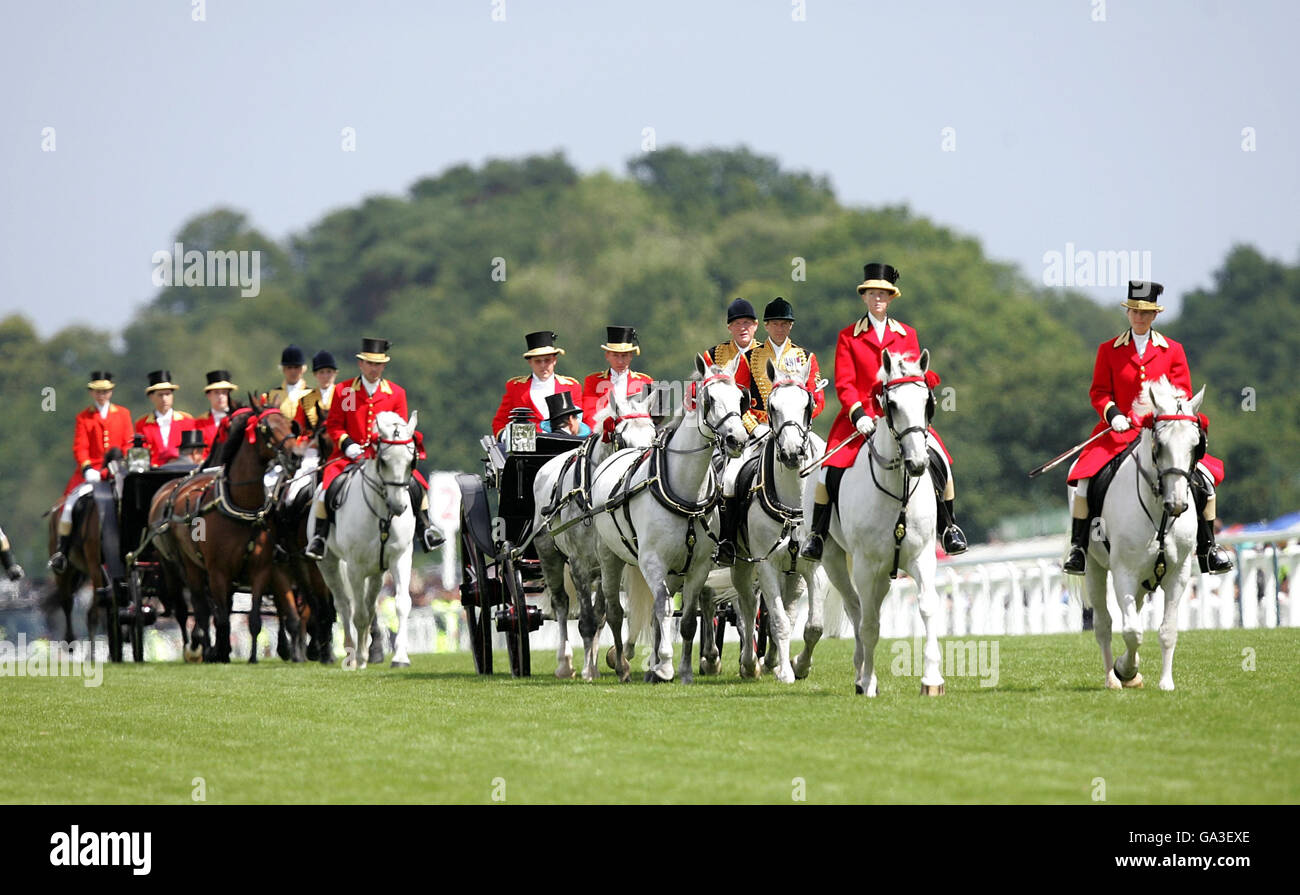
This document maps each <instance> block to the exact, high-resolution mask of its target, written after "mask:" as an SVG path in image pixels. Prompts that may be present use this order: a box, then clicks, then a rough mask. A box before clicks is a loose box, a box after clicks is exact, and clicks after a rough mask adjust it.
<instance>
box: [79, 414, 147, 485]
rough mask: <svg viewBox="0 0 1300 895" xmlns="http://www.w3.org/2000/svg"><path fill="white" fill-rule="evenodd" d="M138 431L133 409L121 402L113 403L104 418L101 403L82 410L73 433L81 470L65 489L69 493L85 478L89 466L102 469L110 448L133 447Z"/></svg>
mask: <svg viewBox="0 0 1300 895" xmlns="http://www.w3.org/2000/svg"><path fill="white" fill-rule="evenodd" d="M134 434H135V430H134V429H132V428H131V411H129V410H127V409H126V408H125V407H123V406H121V405H120V404H109V405H108V416H107V418H103V419H101V418H100V416H99V409H98V408H97V407H87V408H86V409H85V410H83V411H81V413H78V414H77V420H76V428H75V430H74V433H73V436H72V456H73V457H74V458H75V459H76V461H77V471H76V472H74V473H73V474H72V478H70V479H68V486H67V487H66V488H64V489H63V493H64V494H67V493H68V492H70V491H71V490H72V489H73V488H75V487H77V486H78V485H80V484H81V483H82V482H84V481H85V478H84V476H83V473H84V472H85V471H86V468H87V467H89V466H93V467H95V468H96V469H99V468H100V467H101V466H103V465H104V455H105V454H106V453H108V451H109V449H110V448H117V449H118V450H120V451H121V452H122V453H123V454H125V453H126V452H127V451H128V450H130V448H131V439H132V436H133V435H134Z"/></svg>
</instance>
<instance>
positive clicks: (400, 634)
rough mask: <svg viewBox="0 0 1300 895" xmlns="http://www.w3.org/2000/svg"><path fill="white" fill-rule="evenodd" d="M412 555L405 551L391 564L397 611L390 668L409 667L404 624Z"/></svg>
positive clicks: (409, 600)
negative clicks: (395, 633)
mask: <svg viewBox="0 0 1300 895" xmlns="http://www.w3.org/2000/svg"><path fill="white" fill-rule="evenodd" d="M412 553H413V551H411V550H407V551H406V552H405V553H404V554H402V555H401V556H400V557H398V559H397V562H396V563H394V564H393V601H394V605H395V607H396V609H397V636H396V638H394V640H393V661H392V662H390V663H389V667H391V668H409V667H410V666H411V657H410V656H408V655H407V654H406V622H407V619H409V618H410V617H411V558H412ZM380 661H381V662H382V661H383V660H382V659H380Z"/></svg>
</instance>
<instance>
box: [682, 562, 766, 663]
mask: <svg viewBox="0 0 1300 895" xmlns="http://www.w3.org/2000/svg"><path fill="white" fill-rule="evenodd" d="M712 568H713V564H712V563H707V562H705V563H697V564H696V566H695V568H693V569H691V571H690V573H689V575H688V577H687V579H686V581H685V582H684V583H683V585H682V592H683V600H682V602H685V592H686V591H688V590H689V591H692V592H694V593H695V594H696V597H695V605H697V606H699V607H700V627H701V629H702V631H701V633H702V636H701V637H700V673H701V674H709V675H716V674H718V673H720V672H721V671H722V651H721V650H720V649H719V648H718V636H717V630H716V629H715V627H714V626H715V625H716V624H717V623H718V622H717V618H718V600H717V594H716V593H714V590H713V588H711V587H709V586H708V580H709V572H710V571H711V570H712ZM755 676H757V671H756V672H755Z"/></svg>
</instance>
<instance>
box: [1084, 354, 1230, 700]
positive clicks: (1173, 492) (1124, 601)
mask: <svg viewBox="0 0 1300 895" xmlns="http://www.w3.org/2000/svg"><path fill="white" fill-rule="evenodd" d="M1204 397H1205V388H1204V387H1202V388H1201V390H1200V391H1199V392H1197V393H1196V396H1195V397H1193V398H1188V397H1187V395H1185V394H1184V393H1183V392H1182V390H1181V389H1179V388H1177V387H1176V386H1174V385H1172V384H1171V383H1170V382H1169V380H1168V378H1167V377H1164V376H1162V377H1160V378H1159V379H1157V380H1156V381H1155V382H1148V383H1147V384H1146V385H1144V386H1143V387H1142V392H1141V394H1140V395H1139V397H1138V400H1137V402H1136V403H1135V404H1134V405H1133V411H1132V416H1133V418H1136V419H1138V420H1140V422H1141V427H1142V434H1141V436H1140V437H1139V438H1138V440H1137V442H1136V443H1135V444H1136V447H1135V448H1134V449H1133V450H1132V453H1130V454H1129V456H1128V457H1126V458H1125V459H1124V460H1122V461H1121V463H1120V466H1119V468H1118V469H1117V470H1116V472H1115V478H1114V479H1113V480H1112V482H1111V485H1110V488H1108V489H1107V491H1106V497H1105V500H1104V501H1103V503H1102V512H1101V517H1100V522H1099V523H1098V524H1097V525H1096V526H1095V527H1094V529H1093V532H1092V537H1090V538H1089V539H1088V563H1087V566H1086V567H1085V571H1084V592H1083V593H1084V604H1085V605H1091V606H1092V609H1093V622H1092V623H1093V630H1094V633H1095V634H1096V637H1097V644H1098V645H1099V646H1100V647H1101V661H1102V665H1103V666H1104V668H1103V671H1104V673H1105V675H1106V677H1105V682H1106V686H1107V687H1108V688H1110V689H1113V690H1118V689H1121V688H1123V687H1141V686H1142V674H1141V673H1140V672H1139V671H1138V647H1140V646H1141V645H1142V627H1143V625H1142V617H1141V615H1140V613H1141V611H1142V604H1143V602H1145V600H1146V598H1147V597H1148V596H1150V595H1151V594H1152V593H1154V591H1155V590H1156V588H1163V589H1164V596H1165V607H1164V618H1163V619H1162V620H1161V622H1160V653H1161V670H1160V689H1161V690H1172V689H1174V647H1175V646H1176V645H1177V643H1178V603H1179V600H1181V599H1182V596H1183V591H1185V590H1186V589H1187V582H1188V579H1189V578H1190V577H1191V563H1192V557H1193V556H1194V555H1195V552H1196V550H1195V548H1196V518H1195V517H1196V512H1195V509H1193V511H1192V512H1191V513H1188V512H1187V509H1188V506H1189V505H1190V504H1191V493H1190V492H1191V488H1190V483H1191V477H1192V476H1193V475H1195V474H1196V463H1197V460H1198V459H1199V453H1198V451H1199V447H1198V446H1199V445H1201V444H1203V442H1202V440H1201V439H1202V437H1203V432H1202V429H1201V421H1200V417H1199V415H1198V414H1199V411H1200V408H1201V401H1202V399H1203V398H1204ZM1108 570H1109V572H1110V576H1111V579H1112V581H1113V582H1114V585H1115V599H1116V601H1117V602H1118V603H1119V610H1120V623H1121V630H1122V631H1123V635H1124V644H1125V647H1126V649H1125V652H1124V654H1123V655H1122V656H1120V657H1119V658H1118V659H1114V658H1113V654H1112V652H1111V617H1110V611H1109V609H1108V607H1107V605H1106V573H1107V571H1108Z"/></svg>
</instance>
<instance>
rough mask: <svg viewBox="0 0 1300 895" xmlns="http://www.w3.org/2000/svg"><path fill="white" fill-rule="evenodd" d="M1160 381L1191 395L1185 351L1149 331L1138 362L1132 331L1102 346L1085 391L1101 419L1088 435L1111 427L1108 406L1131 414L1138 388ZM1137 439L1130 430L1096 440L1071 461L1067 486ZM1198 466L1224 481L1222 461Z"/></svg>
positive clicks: (1134, 430) (1208, 460) (1212, 459)
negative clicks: (1145, 345)
mask: <svg viewBox="0 0 1300 895" xmlns="http://www.w3.org/2000/svg"><path fill="white" fill-rule="evenodd" d="M1161 376H1167V377H1168V378H1169V382H1170V383H1171V384H1172V385H1173V386H1174V387H1176V388H1179V389H1181V390H1182V391H1183V392H1185V393H1186V394H1187V395H1188V396H1190V395H1191V394H1192V374H1191V371H1190V369H1189V368H1188V366H1187V355H1186V353H1185V352H1184V351H1183V346H1182V345H1180V344H1179V343H1178V342H1175V341H1174V340H1173V339H1170V338H1168V337H1167V336H1163V335H1161V334H1160V333H1158V332H1156V331H1155V330H1154V329H1153V330H1151V339H1150V341H1148V342H1147V350H1146V351H1145V352H1143V354H1142V356H1141V357H1138V353H1137V347H1136V346H1135V345H1134V344H1133V334H1132V331H1131V330H1125V331H1124V332H1123V333H1121V334H1120V335H1119V336H1118V337H1117V338H1115V339H1113V340H1112V339H1107V340H1106V341H1105V342H1102V343H1101V345H1099V346H1098V347H1097V362H1096V364H1094V365H1093V368H1092V388H1091V389H1089V391H1088V398H1089V400H1090V401H1091V402H1092V406H1093V409H1095V410H1096V411H1097V413H1098V414H1099V415H1100V416H1101V422H1099V423H1097V425H1096V426H1094V427H1093V430H1092V434H1093V435H1096V434H1097V433H1098V432H1102V431H1104V430H1106V429H1109V428H1110V423H1108V422H1107V421H1106V411H1107V410H1109V409H1110V408H1111V407H1112V406H1115V407H1118V408H1119V409H1120V410H1121V411H1122V412H1123V413H1126V414H1131V411H1132V409H1133V402H1134V401H1136V400H1137V399H1138V396H1139V395H1141V394H1142V386H1143V385H1144V384H1146V383H1148V382H1154V381H1155V380H1157V379H1159V378H1160V377H1161ZM1130 419H1131V416H1130ZM1140 434H1141V432H1140V430H1139V429H1138V428H1137V427H1136V426H1134V427H1133V428H1130V429H1129V430H1128V431H1127V432H1123V433H1117V432H1114V431H1111V432H1110V433H1109V434H1108V435H1105V436H1104V437H1102V438H1099V439H1097V441H1094V442H1093V443H1092V444H1090V445H1088V446H1087V447H1086V448H1084V449H1083V453H1081V454H1080V455H1079V457H1078V459H1077V460H1075V461H1074V465H1073V466H1071V467H1070V474H1069V481H1070V482H1072V483H1073V482H1076V481H1078V480H1079V479H1086V478H1090V477H1091V476H1093V475H1095V474H1096V473H1097V472H1098V471H1099V470H1100V469H1101V468H1102V467H1103V466H1105V465H1106V463H1107V462H1108V461H1109V460H1110V459H1111V458H1112V457H1114V456H1115V455H1116V454H1118V453H1119V452H1120V451H1122V450H1124V448H1125V447H1126V446H1128V445H1129V444H1131V443H1133V442H1134V441H1136V440H1137V439H1138V437H1139V435H1140ZM1201 462H1202V463H1203V464H1205V468H1206V469H1208V470H1209V471H1210V473H1211V474H1212V475H1213V476H1214V483H1215V484H1216V485H1217V484H1219V483H1220V482H1222V481H1223V461H1222V460H1220V459H1219V458H1217V457H1211V456H1210V455H1209V454H1206V455H1205V456H1204V457H1203V458H1202V459H1201Z"/></svg>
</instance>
